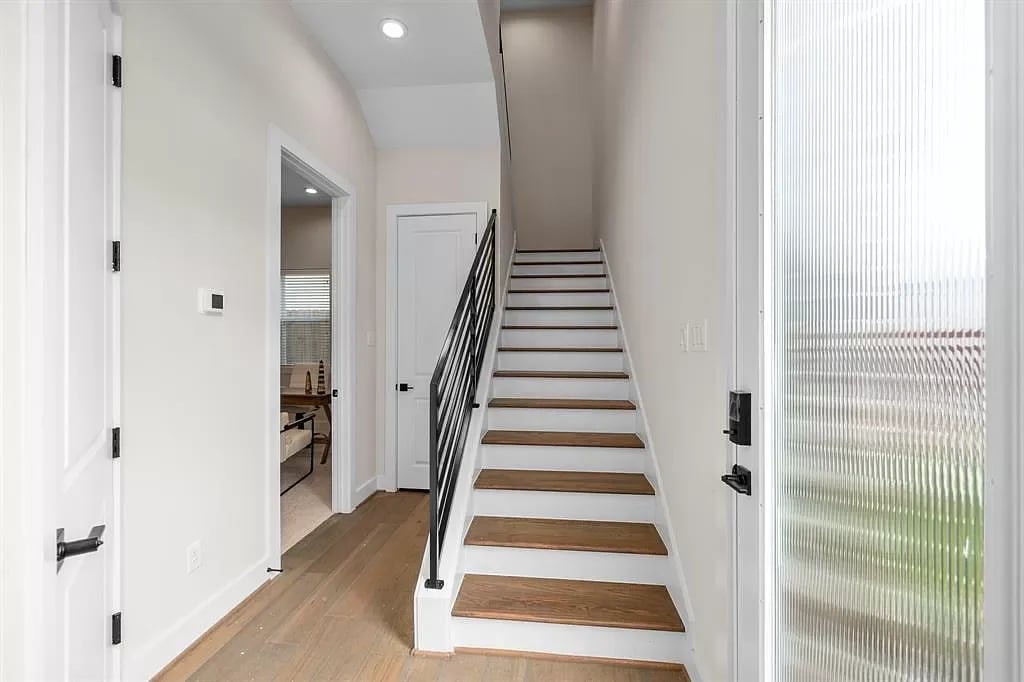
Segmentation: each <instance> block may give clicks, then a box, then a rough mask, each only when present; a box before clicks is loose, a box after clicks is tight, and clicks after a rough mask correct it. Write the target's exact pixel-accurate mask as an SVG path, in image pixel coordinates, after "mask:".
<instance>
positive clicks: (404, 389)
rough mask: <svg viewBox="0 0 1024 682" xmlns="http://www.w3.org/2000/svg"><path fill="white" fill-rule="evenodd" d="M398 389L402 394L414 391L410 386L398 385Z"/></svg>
mask: <svg viewBox="0 0 1024 682" xmlns="http://www.w3.org/2000/svg"><path fill="white" fill-rule="evenodd" d="M396 388H397V389H398V390H399V391H401V392H402V393H405V392H406V391H411V390H412V389H413V387H412V386H410V385H409V384H398V386H397V387H396Z"/></svg>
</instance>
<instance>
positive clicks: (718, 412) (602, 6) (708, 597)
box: [513, 0, 732, 682]
mask: <svg viewBox="0 0 1024 682" xmlns="http://www.w3.org/2000/svg"><path fill="white" fill-rule="evenodd" d="M594 45H595V48H594V65H595V73H596V76H597V80H596V88H597V90H598V94H597V97H596V102H597V110H598V115H597V116H598V120H597V123H596V135H595V140H596V143H597V145H596V146H597V149H596V153H597V162H596V169H597V171H596V183H595V192H594V194H595V201H594V213H595V215H596V216H597V224H598V233H599V236H600V238H601V239H602V240H603V241H604V244H605V247H606V249H607V254H608V261H609V264H610V267H611V270H612V273H613V275H614V277H615V288H616V295H617V296H618V301H619V304H620V307H621V309H620V315H621V316H622V320H623V325H624V330H625V332H626V333H627V335H628V338H629V343H630V346H631V354H632V358H633V361H634V368H633V369H634V372H635V376H636V380H637V385H638V387H639V390H640V393H641V395H642V397H643V401H644V403H645V407H646V409H647V418H648V420H649V423H650V429H651V432H650V434H649V438H650V440H651V444H652V445H653V447H654V450H655V452H656V454H657V457H658V464H659V466H660V469H661V473H662V476H663V483H664V488H665V490H664V493H665V495H666V500H667V503H668V507H669V513H670V516H671V520H672V524H673V526H674V531H675V534H676V538H675V540H676V543H677V546H678V547H679V549H680V554H681V558H682V563H683V569H684V572H685V575H686V579H687V581H688V586H689V593H690V595H691V597H692V602H693V619H692V622H691V623H687V626H688V627H687V629H688V630H689V631H690V632H691V633H692V636H693V640H694V643H695V646H696V655H697V660H698V667H699V668H700V669H701V671H702V672H703V674H704V679H705V680H708V681H709V682H719V681H721V680H725V679H727V677H728V667H727V666H728V663H727V659H728V643H729V630H728V628H729V609H728V606H727V605H728V604H729V603H730V596H729V585H728V579H729V575H730V570H729V557H730V548H729V541H730V537H731V531H730V526H729V516H728V508H729V507H728V505H729V504H730V502H731V495H732V493H731V492H729V489H728V488H726V487H725V486H724V485H722V484H721V483H720V482H719V476H720V475H721V474H722V472H723V471H724V468H725V462H726V445H725V439H724V438H723V437H722V435H721V428H722V423H723V420H724V419H725V398H726V396H725V369H726V366H725V361H726V353H727V351H728V348H729V339H728V338H726V337H725V336H724V330H725V322H726V320H725V319H724V316H723V311H725V310H727V309H728V308H727V306H726V305H725V300H724V294H723V291H724V283H725V262H726V261H725V248H724V246H725V242H724V239H725V238H724V229H725V225H724V220H725V213H724V206H725V197H724V191H725V140H726V137H725V135H726V131H725V128H724V120H725V74H726V71H725V3H721V2H715V1H712V0H689V1H688V2H657V1H652V0H628V1H623V0H598V2H597V4H596V7H595V42H594ZM513 135H515V128H514V127H513ZM517 191H518V187H517ZM702 320H707V324H708V352H707V353H682V352H681V351H680V346H679V336H680V329H681V327H682V325H683V324H685V323H686V322H696V321H702Z"/></svg>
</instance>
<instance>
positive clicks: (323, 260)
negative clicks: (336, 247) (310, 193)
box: [281, 206, 331, 270]
mask: <svg viewBox="0 0 1024 682" xmlns="http://www.w3.org/2000/svg"><path fill="white" fill-rule="evenodd" d="M281 269H282V270H330V269H331V207H330V206H287V207H284V208H282V209H281Z"/></svg>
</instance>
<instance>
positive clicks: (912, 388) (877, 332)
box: [766, 0, 985, 682]
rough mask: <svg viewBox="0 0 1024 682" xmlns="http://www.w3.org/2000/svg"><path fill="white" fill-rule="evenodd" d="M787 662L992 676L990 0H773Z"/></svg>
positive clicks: (772, 242) (777, 642) (779, 558)
mask: <svg viewBox="0 0 1024 682" xmlns="http://www.w3.org/2000/svg"><path fill="white" fill-rule="evenodd" d="M770 8H771V10H770V14H769V21H768V22H767V27H768V30H769V31H770V32H771V33H770V40H769V42H768V45H769V49H768V51H767V54H766V59H767V60H769V61H768V73H769V74H770V75H769V79H768V88H769V95H770V99H769V101H770V102H771V107H770V112H771V120H770V125H769V134H768V137H767V143H768V145H769V147H768V151H769V153H770V154H771V158H770V161H769V166H768V167H769V168H770V181H769V182H770V184H769V187H770V189H769V195H768V196H769V201H770V206H769V217H770V220H769V221H768V222H769V228H768V229H769V232H768V234H769V242H768V244H769V246H768V252H767V253H768V256H767V259H768V262H769V270H770V274H769V277H768V284H769V288H770V295H769V300H770V302H771V306H770V316H769V320H770V328H771V332H770V339H771V350H770V352H769V357H768V365H769V368H770V370H769V376H770V389H771V395H772V408H771V410H770V412H771V416H770V418H769V423H770V429H771V434H770V439H769V442H768V447H769V461H770V462H771V467H772V476H773V484H772V494H773V498H774V504H773V515H774V518H773V523H774V556H773V557H771V558H772V560H773V561H774V565H773V571H774V573H773V577H772V579H771V581H770V582H771V584H770V585H769V587H768V589H769V593H770V594H771V597H772V600H771V601H772V603H773V615H772V616H771V617H772V621H773V622H769V623H768V626H769V628H770V629H771V632H772V634H771V637H770V641H771V653H772V656H773V667H774V673H775V679H777V680H779V681H785V682H789V681H792V682H805V681H806V682H812V681H814V682H817V681H829V682H843V681H846V680H865V681H867V680H872V681H874V680H878V681H882V680H921V681H927V682H942V681H946V680H957V681H959V680H972V681H973V680H980V679H981V675H982V672H981V666H982V632H983V629H982V604H983V585H982V576H983V570H982V566H983V564H982V562H983V556H982V551H983V505H984V499H983V494H982V493H983V470H984V463H985V448H984V443H985V440H984V436H985V383H984V377H985V31H984V11H985V10H984V3H983V2H981V1H980V0H902V1H897V0H864V1H858V2H845V1H841V0H834V1H832V0H828V1H825V0H818V1H815V0H780V1H775V2H771V4H770Z"/></svg>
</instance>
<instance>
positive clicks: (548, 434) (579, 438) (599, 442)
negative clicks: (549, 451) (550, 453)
mask: <svg viewBox="0 0 1024 682" xmlns="http://www.w3.org/2000/svg"><path fill="white" fill-rule="evenodd" d="M482 442H483V444H484V445H537V446H541V447H545V446H546V447H552V448H558V447H579V448H642V447H644V442H643V441H642V440H640V437H639V436H638V435H636V434H635V433H595V432H587V431H500V430H497V429H491V430H490V431H488V432H487V433H485V434H484V438H483V441H482Z"/></svg>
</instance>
